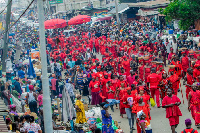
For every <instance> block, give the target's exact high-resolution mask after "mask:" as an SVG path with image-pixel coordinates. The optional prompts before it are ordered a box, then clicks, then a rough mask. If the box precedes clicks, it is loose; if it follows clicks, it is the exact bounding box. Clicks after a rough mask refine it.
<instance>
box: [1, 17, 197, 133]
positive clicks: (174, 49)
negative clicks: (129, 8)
mask: <svg viewBox="0 0 200 133" xmlns="http://www.w3.org/2000/svg"><path fill="white" fill-rule="evenodd" d="M165 28H166V29H165V30H170V29H169V28H168V27H165ZM65 29H75V31H74V32H72V33H71V34H70V36H69V37H67V36H66V35H65V33H64V30H65ZM174 31H176V32H179V30H177V29H176V30H174ZM147 32H152V33H156V34H155V35H156V36H153V37H152V36H150V35H149V34H147ZM182 35H186V36H193V37H198V36H199V35H200V33H199V32H192V29H191V31H190V32H187V33H185V32H182ZM164 36H165V38H164V39H163V37H164ZM168 37H169V38H168ZM168 37H166V35H165V34H164V30H161V29H159V26H158V25H157V24H156V23H155V22H154V21H153V20H143V21H136V20H134V21H130V22H127V23H121V25H120V29H118V25H117V23H116V21H115V20H114V19H113V20H110V21H106V25H103V24H100V25H95V26H94V27H90V26H89V25H86V24H83V25H76V26H67V27H65V28H63V29H54V30H46V48H47V50H46V51H40V52H46V54H47V62H48V68H50V69H49V72H48V73H49V84H50V88H49V89H50V91H51V99H52V101H53V100H54V99H56V98H61V99H62V96H65V95H66V94H63V92H64V93H66V90H67V93H68V95H69V99H70V101H71V102H72V104H73V106H74V108H75V110H76V116H74V118H73V119H76V123H79V124H84V123H86V122H87V119H86V116H85V109H84V106H83V101H82V99H83V98H84V100H85V101H88V104H89V106H91V107H96V106H97V107H98V106H102V107H103V110H102V111H101V113H102V120H103V123H104V124H105V125H107V126H102V129H100V130H102V132H103V133H109V132H114V130H113V128H112V126H111V127H110V125H109V124H108V123H112V116H111V115H110V114H109V113H108V107H109V105H110V103H109V102H108V101H109V99H114V100H118V101H119V104H112V105H110V108H111V110H112V111H113V112H114V108H115V107H116V109H119V110H120V114H119V117H121V118H123V119H126V118H127V119H128V123H129V127H130V132H134V130H137V133H141V132H142V133H152V132H153V129H152V128H151V119H153V118H152V117H151V108H152V107H154V108H155V107H157V108H158V109H159V108H166V118H167V119H169V125H170V126H171V131H172V133H176V131H175V130H176V127H177V126H178V124H179V123H180V122H179V117H181V116H182V113H181V110H180V109H179V105H180V104H182V103H183V102H185V103H188V108H185V109H188V111H190V112H191V116H188V118H193V119H194V121H195V123H194V124H195V126H196V127H197V128H200V83H199V81H200V51H199V47H198V46H199V45H198V43H200V42H195V41H193V40H188V39H187V38H186V39H183V38H181V37H182V36H180V37H179V38H176V37H175V35H171V36H170V35H169V36H168ZM20 39H23V42H26V41H29V45H28V46H27V47H23V48H22V49H21V50H22V51H21V53H20V59H19V60H18V61H16V60H15V59H14V56H15V55H16V52H17V50H16V49H15V47H12V48H10V49H9V54H8V57H9V59H11V62H12V68H13V70H14V71H13V73H12V74H11V76H10V77H8V75H2V76H4V77H6V81H3V80H2V81H1V97H2V98H3V99H4V101H5V103H6V105H10V113H11V114H14V115H15V116H19V115H18V114H17V112H16V109H15V105H13V102H12V100H11V99H10V98H11V95H13V96H15V97H16V98H17V99H19V100H20V102H21V103H22V108H23V109H24V108H25V107H26V108H29V109H30V113H31V112H34V113H35V114H36V115H37V116H38V118H40V121H39V122H37V123H38V124H36V123H35V122H34V118H33V117H32V116H30V113H28V114H27V112H26V115H25V114H23V115H22V116H20V121H19V122H18V120H14V121H11V120H10V118H6V123H7V125H8V127H9V130H11V131H18V132H25V133H26V132H29V131H32V130H33V129H34V132H35V133H37V132H44V120H43V113H44V112H42V106H43V101H42V100H43V93H45V92H43V91H42V80H41V77H42V74H41V75H37V76H35V77H34V78H28V77H27V75H28V68H29V65H30V64H26V65H25V64H23V61H24V60H27V59H29V56H30V53H31V51H34V50H37V49H38V48H39V47H40V45H39V37H38V34H37V33H36V34H34V31H32V29H31V28H30V27H27V29H26V31H25V32H24V31H19V32H18V33H17V34H16V35H15V37H13V38H12V39H10V43H12V44H13V45H16V42H18V41H19V40H20ZM30 40H31V41H30ZM37 60H38V62H39V57H38V58H37ZM33 64H34V62H33ZM182 80H183V84H182V86H183V85H185V86H186V91H185V92H184V91H183V90H182V89H181V81H182ZM22 86H25V89H22ZM65 88H66V90H65ZM25 92H26V96H25V97H23V94H24V93H25ZM178 93H181V95H182V97H178V96H177V94H178ZM183 94H184V96H186V98H187V101H184V99H183ZM22 97H23V98H22ZM66 101H68V100H66ZM23 102H24V104H23ZM102 103H105V104H102ZM63 106H64V105H63ZM24 113H25V111H24ZM23 118H24V119H23ZM52 118H55V119H54V120H56V117H54V116H52ZM167 119H166V121H167ZM11 123H12V124H11ZM23 124H24V126H23ZM185 124H186V126H187V130H188V129H190V128H191V120H186V121H185ZM11 125H12V126H11ZM53 125H54V126H53V128H54V130H62V129H65V128H64V127H63V126H60V127H59V126H56V124H55V123H54V124H53ZM111 125H112V124H111ZM135 125H136V126H135ZM158 126H159V123H158ZM135 127H136V128H135ZM91 129H92V128H91ZM122 130H123V129H122ZM183 130H184V129H183ZM191 131H192V130H191ZM92 132H94V133H96V132H99V129H96V130H95V129H94V130H92ZM115 132H116V131H115ZM168 132H170V131H168ZM183 132H184V131H183ZM196 132H198V131H195V133H196ZM193 133H194V132H193Z"/></svg>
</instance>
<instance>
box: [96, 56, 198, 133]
mask: <svg viewBox="0 0 200 133" xmlns="http://www.w3.org/2000/svg"><path fill="white" fill-rule="evenodd" d="M97 58H98V59H100V62H101V59H102V56H101V55H99V54H97ZM165 70H166V71H167V72H168V67H165ZM181 85H182V86H181V87H182V92H183V98H184V104H183V99H182V95H181V91H180V92H178V97H179V98H180V100H181V105H180V106H179V108H180V110H181V112H182V116H181V117H180V119H179V120H180V121H179V125H178V127H177V128H176V131H177V133H180V132H181V131H183V130H184V129H185V119H187V118H190V119H191V120H192V124H193V125H192V128H195V129H197V128H196V127H195V125H194V120H193V119H192V116H191V112H189V111H188V109H187V108H188V102H187V99H186V97H185V89H186V88H185V86H184V85H183V80H181ZM118 107H119V106H118ZM114 109H115V106H114ZM109 113H110V114H111V115H112V118H113V120H115V121H117V122H118V123H119V126H120V127H121V129H123V131H124V133H129V132H130V129H129V124H128V119H127V116H126V114H125V115H124V118H121V116H120V112H119V109H115V111H114V112H112V111H111V110H109ZM134 125H135V124H134ZM151 126H152V129H153V133H170V132H171V127H170V125H169V120H168V119H167V118H166V111H165V109H164V108H157V107H156V106H155V107H151ZM135 129H136V125H135ZM198 131H199V132H200V129H199V130H198ZM136 132H137V131H136V130H134V131H133V133H136Z"/></svg>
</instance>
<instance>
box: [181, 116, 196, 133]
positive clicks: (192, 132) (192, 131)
mask: <svg viewBox="0 0 200 133" xmlns="http://www.w3.org/2000/svg"><path fill="white" fill-rule="evenodd" d="M185 125H186V129H184V130H183V131H182V132H181V133H198V131H197V130H195V129H193V128H191V125H192V121H191V120H190V119H186V120H185Z"/></svg>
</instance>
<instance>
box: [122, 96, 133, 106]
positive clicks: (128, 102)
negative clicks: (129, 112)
mask: <svg viewBox="0 0 200 133" xmlns="http://www.w3.org/2000/svg"><path fill="white" fill-rule="evenodd" d="M134 101H135V96H134V95H132V94H131V95H129V94H125V95H124V98H123V102H126V104H124V106H125V108H130V106H132V105H133V104H134Z"/></svg>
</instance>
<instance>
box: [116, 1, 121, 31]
mask: <svg viewBox="0 0 200 133" xmlns="http://www.w3.org/2000/svg"><path fill="white" fill-rule="evenodd" d="M117 1H118V0H115V9H116V17H117V25H118V30H120V22H119V13H118V4H117Z"/></svg>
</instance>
